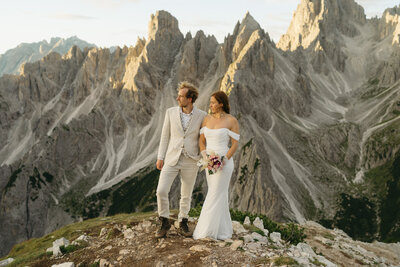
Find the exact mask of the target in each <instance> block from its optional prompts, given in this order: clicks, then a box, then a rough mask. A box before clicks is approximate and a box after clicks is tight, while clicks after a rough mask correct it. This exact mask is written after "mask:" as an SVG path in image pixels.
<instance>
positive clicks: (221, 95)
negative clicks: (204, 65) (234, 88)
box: [211, 91, 231, 114]
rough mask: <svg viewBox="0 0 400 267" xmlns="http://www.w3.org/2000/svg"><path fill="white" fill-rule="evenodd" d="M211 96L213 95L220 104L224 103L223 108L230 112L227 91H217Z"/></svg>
mask: <svg viewBox="0 0 400 267" xmlns="http://www.w3.org/2000/svg"><path fill="white" fill-rule="evenodd" d="M211 96H213V97H214V98H215V100H217V102H218V103H219V104H221V103H222V110H223V111H225V112H226V113H227V114H229V112H230V110H231V107H230V106H229V98H228V96H227V95H226V93H225V92H224V91H217V92H215V93H213V94H212V95H211Z"/></svg>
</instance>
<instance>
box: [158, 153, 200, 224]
mask: <svg viewBox="0 0 400 267" xmlns="http://www.w3.org/2000/svg"><path fill="white" fill-rule="evenodd" d="M198 170H199V167H198V166H197V162H196V161H195V160H193V159H191V158H187V157H185V156H184V155H183V154H181V156H180V158H179V160H178V163H177V164H176V165H175V166H168V165H164V166H163V168H162V170H161V173H160V179H159V180H158V186H157V208H158V215H159V216H161V217H165V218H169V199H168V193H169V191H170V189H171V185H172V183H173V182H174V180H175V178H176V176H177V175H178V174H180V177H181V199H180V201H179V215H178V219H179V221H181V220H182V218H188V216H189V215H188V213H189V210H190V202H191V200H192V192H193V187H194V184H195V182H196V177H197V172H198Z"/></svg>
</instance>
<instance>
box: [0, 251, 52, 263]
mask: <svg viewBox="0 0 400 267" xmlns="http://www.w3.org/2000/svg"><path fill="white" fill-rule="evenodd" d="M46 252H51V253H53V247H49V248H48V249H46ZM0 266H1V265H0Z"/></svg>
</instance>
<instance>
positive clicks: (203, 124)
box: [201, 114, 211, 126]
mask: <svg viewBox="0 0 400 267" xmlns="http://www.w3.org/2000/svg"><path fill="white" fill-rule="evenodd" d="M210 118H211V115H210V114H207V115H206V116H205V117H204V119H203V123H202V124H201V126H206V124H207V121H208V120H209V119H210Z"/></svg>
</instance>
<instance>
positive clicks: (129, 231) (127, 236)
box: [122, 228, 136, 239]
mask: <svg viewBox="0 0 400 267" xmlns="http://www.w3.org/2000/svg"><path fill="white" fill-rule="evenodd" d="M122 233H123V234H124V238H125V239H132V238H134V237H135V236H136V234H135V232H134V231H133V230H132V229H131V228H128V229H126V230H125V231H123V232H122Z"/></svg>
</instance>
